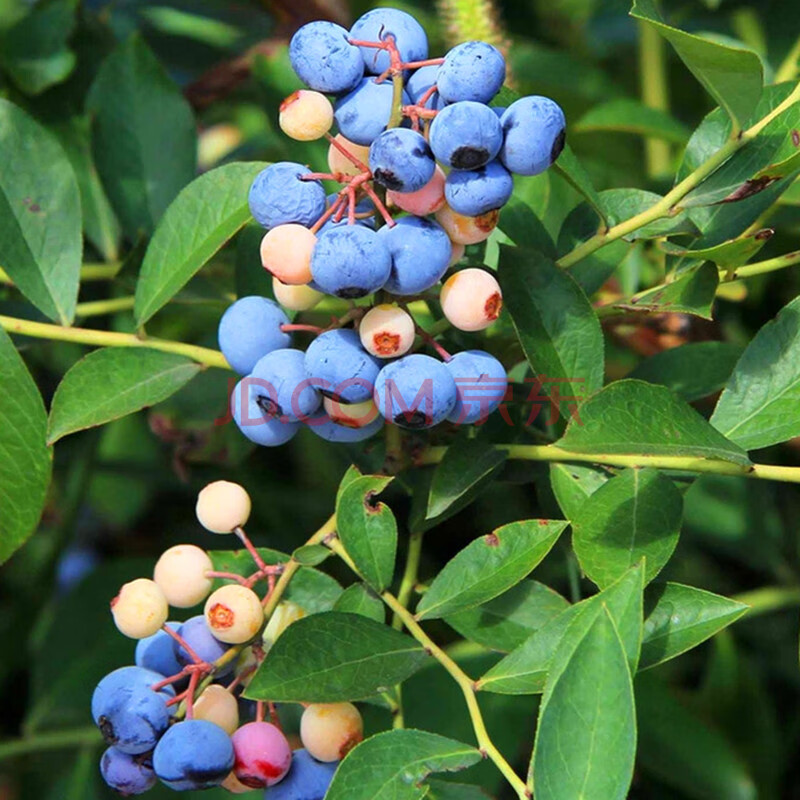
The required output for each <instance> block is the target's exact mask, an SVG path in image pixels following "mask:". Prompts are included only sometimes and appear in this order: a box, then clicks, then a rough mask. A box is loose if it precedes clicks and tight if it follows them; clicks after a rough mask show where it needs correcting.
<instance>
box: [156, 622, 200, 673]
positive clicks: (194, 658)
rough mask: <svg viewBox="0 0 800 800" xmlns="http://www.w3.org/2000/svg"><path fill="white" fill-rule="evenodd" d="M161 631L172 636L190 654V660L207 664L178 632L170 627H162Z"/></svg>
mask: <svg viewBox="0 0 800 800" xmlns="http://www.w3.org/2000/svg"><path fill="white" fill-rule="evenodd" d="M161 630H162V631H164V632H165V633H167V634H168V635H169V636H171V637H172V638H173V639H174V640H175V641H176V642H177V643H178V644H179V645H180V646H181V647H182V648H183V649H184V650H185V651H186V652H187V653H188V654H189V658H191V659H192V661H194V663H195V664H198V665H200V664H205V663H206V662H205V661H204V660H203V659H202V658H200V656H198V655H197V653H195V651H194V650H193V649H192V648H191V646H190V645H189V644H188V643H187V642H186V640H185V639H184V638H183V636H181V635H180V634H179V633H177V632H176V631H174V630H172V628H170V627H169V625H162V626H161Z"/></svg>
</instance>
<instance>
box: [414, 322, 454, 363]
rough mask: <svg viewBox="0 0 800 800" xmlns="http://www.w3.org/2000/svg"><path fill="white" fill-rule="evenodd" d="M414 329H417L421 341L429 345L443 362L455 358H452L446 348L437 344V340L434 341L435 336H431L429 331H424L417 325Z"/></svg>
mask: <svg viewBox="0 0 800 800" xmlns="http://www.w3.org/2000/svg"><path fill="white" fill-rule="evenodd" d="M414 327H415V328H416V330H417V335H418V336H419V337H420V339H422V340H423V341H424V342H426V343H427V344H429V345H430V346H431V347H432V348H433V349H434V350H435V351H436V352H437V353H438V354H439V356H440V357H441V358H442V360H444V361H450V360H451V359H452V358H453V356H451V355H450V353H448V352H447V350H445V349H444V347H442V346H441V345H440V344H439V342H437V341H436V339H434V338H433V336H431V335H430V334H429V333H428V332H427V331H424V330H423V329H422V328H420V326H419V325H416V324H415V325H414Z"/></svg>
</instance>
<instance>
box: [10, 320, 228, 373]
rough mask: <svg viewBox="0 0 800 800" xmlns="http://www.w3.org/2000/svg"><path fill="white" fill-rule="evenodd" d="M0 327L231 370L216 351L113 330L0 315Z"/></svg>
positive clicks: (28, 334) (33, 334)
mask: <svg viewBox="0 0 800 800" xmlns="http://www.w3.org/2000/svg"><path fill="white" fill-rule="evenodd" d="M0 328H4V329H5V330H7V331H8V332H9V333H15V334H19V335H20V336H31V337H33V338H34V339H51V340H55V341H61V342H75V343H76V344H86V345H91V346H93V347H144V348H147V349H149V350H160V351H161V352H163V353H175V354H176V355H182V356H186V357H187V358H191V359H192V360H193V361H196V362H197V363H198V364H204V365H205V366H207V367H218V368H219V369H230V366H229V365H228V362H227V361H226V360H225V356H223V355H222V353H220V352H219V351H218V350H211V349H210V348H208V347H198V346H197V345H193V344H184V343H183V342H172V341H169V340H167V339H155V338H149V337H148V338H140V337H139V336H137V335H136V334H133V333H117V332H116V331H99V330H92V329H90V328H66V327H63V326H61V325H52V324H50V323H46V322H33V321H31V320H27V319H18V318H16V317H4V316H0Z"/></svg>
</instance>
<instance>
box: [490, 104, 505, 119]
mask: <svg viewBox="0 0 800 800" xmlns="http://www.w3.org/2000/svg"><path fill="white" fill-rule="evenodd" d="M489 108H491V109H492V111H494V113H495V114H497V117H498V119H501V118H502V116H503V114H505V113H506V108H507V106H489Z"/></svg>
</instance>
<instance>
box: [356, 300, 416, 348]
mask: <svg viewBox="0 0 800 800" xmlns="http://www.w3.org/2000/svg"><path fill="white" fill-rule="evenodd" d="M358 335H359V336H360V337H361V344H362V345H363V346H364V349H365V350H366V351H367V352H368V353H371V354H372V355H373V356H377V357H378V358H397V356H402V355H403V354H404V353H407V352H408V351H409V350H410V349H411V346H412V345H413V344H414V320H413V318H412V317H411V315H410V314H409V313H408V312H407V311H406V310H405V309H402V308H400V307H399V306H395V305H392V304H391V303H383V304H381V305H378V306H374V307H373V308H371V309H370V310H369V311H367V313H366V314H365V315H364V318H363V319H362V320H361V322H360V323H359V326H358Z"/></svg>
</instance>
